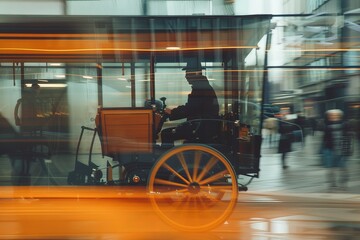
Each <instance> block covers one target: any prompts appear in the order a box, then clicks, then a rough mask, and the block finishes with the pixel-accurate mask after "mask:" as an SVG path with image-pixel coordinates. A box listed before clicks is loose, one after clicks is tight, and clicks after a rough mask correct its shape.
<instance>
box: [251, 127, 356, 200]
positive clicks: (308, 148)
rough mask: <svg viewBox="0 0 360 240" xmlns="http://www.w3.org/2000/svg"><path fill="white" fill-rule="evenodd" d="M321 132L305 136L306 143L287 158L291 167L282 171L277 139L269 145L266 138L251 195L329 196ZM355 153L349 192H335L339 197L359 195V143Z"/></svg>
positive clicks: (351, 159) (295, 146)
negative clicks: (256, 193)
mask: <svg viewBox="0 0 360 240" xmlns="http://www.w3.org/2000/svg"><path fill="white" fill-rule="evenodd" d="M321 138H322V133H321V132H316V134H315V135H314V136H312V135H311V136H307V137H305V141H304V143H303V144H302V143H295V144H293V150H294V151H293V152H291V153H289V155H288V157H287V165H288V166H289V168H287V169H282V167H281V159H280V154H278V153H277V142H276V140H275V141H273V142H272V144H269V139H268V138H267V137H265V139H264V142H263V145H262V158H261V164H260V168H261V171H260V177H259V178H258V179H254V180H253V181H252V183H251V184H250V185H249V191H250V192H282V193H313V194H315V193H328V192H329V188H328V183H327V181H326V180H327V179H326V173H327V171H328V170H327V169H326V168H324V167H323V165H322V164H321V163H322V159H321V154H320V153H319V152H320V151H319V150H320V148H321ZM354 145H355V147H354V154H353V155H352V156H351V157H349V158H348V160H347V172H348V176H349V182H348V188H347V189H346V190H343V189H338V190H333V192H334V193H337V194H360V154H359V147H358V146H359V144H358V143H357V142H356V143H355V144H354Z"/></svg>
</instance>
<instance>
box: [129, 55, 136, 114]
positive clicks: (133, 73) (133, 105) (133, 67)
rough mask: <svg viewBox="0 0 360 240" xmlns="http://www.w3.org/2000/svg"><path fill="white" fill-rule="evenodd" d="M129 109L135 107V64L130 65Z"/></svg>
mask: <svg viewBox="0 0 360 240" xmlns="http://www.w3.org/2000/svg"><path fill="white" fill-rule="evenodd" d="M130 72H131V78H130V85H131V107H136V86H135V63H134V62H131V63H130Z"/></svg>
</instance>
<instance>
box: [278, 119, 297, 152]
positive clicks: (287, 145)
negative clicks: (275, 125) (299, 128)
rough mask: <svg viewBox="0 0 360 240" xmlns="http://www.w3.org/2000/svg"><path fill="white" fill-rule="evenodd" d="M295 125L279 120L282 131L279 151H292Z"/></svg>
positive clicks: (280, 130)
mask: <svg viewBox="0 0 360 240" xmlns="http://www.w3.org/2000/svg"><path fill="white" fill-rule="evenodd" d="M293 130H294V127H293V125H291V124H289V123H287V122H283V121H279V133H280V139H279V148H278V152H279V153H287V152H291V145H292V141H293Z"/></svg>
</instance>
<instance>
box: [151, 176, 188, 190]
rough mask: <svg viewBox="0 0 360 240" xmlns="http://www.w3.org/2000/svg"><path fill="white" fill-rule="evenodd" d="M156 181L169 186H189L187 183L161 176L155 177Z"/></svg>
mask: <svg viewBox="0 0 360 240" xmlns="http://www.w3.org/2000/svg"><path fill="white" fill-rule="evenodd" d="M154 183H157V184H164V185H168V186H176V187H182V188H187V185H185V184H181V183H176V182H171V181H168V180H164V179H160V178H155V180H154Z"/></svg>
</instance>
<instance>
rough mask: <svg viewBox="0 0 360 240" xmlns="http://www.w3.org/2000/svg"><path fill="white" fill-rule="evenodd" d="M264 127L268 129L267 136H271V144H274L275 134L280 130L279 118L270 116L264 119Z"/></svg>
mask: <svg viewBox="0 0 360 240" xmlns="http://www.w3.org/2000/svg"><path fill="white" fill-rule="evenodd" d="M264 129H266V131H267V132H266V134H267V137H268V138H269V146H270V147H271V145H272V144H273V141H274V140H275V135H276V133H277V132H278V119H277V118H275V117H269V118H266V119H265V120H264Z"/></svg>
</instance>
